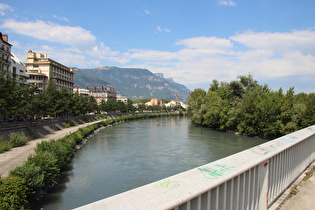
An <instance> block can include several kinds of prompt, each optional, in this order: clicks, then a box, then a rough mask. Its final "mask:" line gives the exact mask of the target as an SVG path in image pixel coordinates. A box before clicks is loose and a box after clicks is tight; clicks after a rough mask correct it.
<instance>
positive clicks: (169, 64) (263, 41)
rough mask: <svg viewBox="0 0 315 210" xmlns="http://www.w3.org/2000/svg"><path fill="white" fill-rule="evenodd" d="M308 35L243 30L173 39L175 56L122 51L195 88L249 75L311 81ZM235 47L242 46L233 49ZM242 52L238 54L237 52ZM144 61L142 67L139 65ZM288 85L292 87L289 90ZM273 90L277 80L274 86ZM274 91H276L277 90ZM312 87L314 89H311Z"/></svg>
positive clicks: (314, 61)
mask: <svg viewBox="0 0 315 210" xmlns="http://www.w3.org/2000/svg"><path fill="white" fill-rule="evenodd" d="M314 33H315V32H314V31H311V30H305V31H303V30H301V31H292V32H287V33H270V32H269V33H267V32H264V33H255V32H245V33H242V34H238V35H235V36H231V37H230V38H229V39H223V38H217V37H193V38H188V39H183V40H178V41H177V42H175V45H178V46H182V47H181V49H179V50H178V51H176V52H168V51H155V50H144V49H142V50H139V49H133V50H130V51H128V54H126V56H128V59H129V60H130V62H132V61H133V60H135V59H137V60H139V61H140V63H141V61H142V64H140V66H145V67H146V68H148V69H150V70H152V71H153V72H161V73H164V75H165V76H166V77H173V78H174V79H175V81H177V82H180V83H182V84H185V85H187V86H188V87H196V86H197V87H198V86H200V85H202V84H203V85H204V84H207V85H206V86H207V87H209V86H208V84H210V83H211V81H212V80H213V79H218V80H219V81H230V80H235V79H236V78H237V76H238V75H246V74H248V73H251V74H254V77H255V79H256V80H258V81H260V80H264V81H266V80H268V79H273V80H275V79H276V78H277V79H278V80H279V81H282V80H284V78H291V77H292V78H300V76H301V75H304V77H308V78H314V77H315V71H314V69H315V54H314V51H315V44H314V43H315V36H314ZM240 45H245V46H246V47H245V48H244V47H242V48H239V46H240ZM239 49H242V50H239ZM144 63H145V64H144ZM294 82H298V80H297V81H292V83H290V84H292V86H295V85H294V84H297V83H294ZM277 84H278V85H279V87H280V86H281V85H280V84H281V82H279V83H277ZM279 87H276V88H279ZM313 89H314V88H313Z"/></svg>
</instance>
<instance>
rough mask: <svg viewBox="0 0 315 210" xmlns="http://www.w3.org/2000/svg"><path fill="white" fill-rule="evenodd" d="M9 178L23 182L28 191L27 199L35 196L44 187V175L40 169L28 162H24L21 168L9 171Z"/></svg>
mask: <svg viewBox="0 0 315 210" xmlns="http://www.w3.org/2000/svg"><path fill="white" fill-rule="evenodd" d="M9 176H15V177H20V178H22V179H23V180H24V181H25V183H26V185H27V187H28V189H29V191H28V196H29V197H33V196H36V195H37V194H39V191H40V189H41V188H42V187H44V174H42V171H41V168H40V167H39V166H36V165H35V164H34V163H31V162H29V161H25V162H24V163H23V164H22V165H21V166H18V167H16V168H15V169H13V170H11V171H10V172H9Z"/></svg>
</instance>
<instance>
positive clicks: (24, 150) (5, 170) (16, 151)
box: [0, 119, 104, 177]
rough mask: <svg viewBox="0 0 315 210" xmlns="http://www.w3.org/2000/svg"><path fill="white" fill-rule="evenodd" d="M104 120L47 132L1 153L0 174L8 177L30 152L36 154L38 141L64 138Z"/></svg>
mask: <svg viewBox="0 0 315 210" xmlns="http://www.w3.org/2000/svg"><path fill="white" fill-rule="evenodd" d="M103 120H104V119H102V120H97V121H93V122H89V123H84V124H80V125H76V126H72V127H69V128H63V129H61V130H58V131H55V132H53V133H50V134H47V135H45V136H44V137H41V138H38V139H34V140H31V141H29V142H28V143H26V144H25V145H24V146H21V147H14V148H12V149H11V150H9V151H6V152H4V153H1V154H0V175H1V177H6V176H8V174H9V171H10V170H12V169H14V168H15V167H17V166H18V165H20V164H21V163H23V161H24V160H26V159H27V157H28V156H29V155H30V154H34V153H35V152H34V149H35V147H36V145H37V144H38V143H41V142H43V141H49V140H51V139H60V138H63V137H65V136H67V135H69V134H70V133H73V132H75V131H77V130H78V129H79V128H82V127H86V126H89V125H92V124H96V123H100V122H101V121H103Z"/></svg>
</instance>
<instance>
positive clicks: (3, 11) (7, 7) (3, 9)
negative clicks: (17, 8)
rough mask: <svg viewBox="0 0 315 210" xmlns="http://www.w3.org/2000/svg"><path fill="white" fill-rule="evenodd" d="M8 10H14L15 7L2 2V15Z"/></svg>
mask: <svg viewBox="0 0 315 210" xmlns="http://www.w3.org/2000/svg"><path fill="white" fill-rule="evenodd" d="M7 11H9V12H13V11H14V10H13V8H12V7H11V6H9V5H7V4H2V3H0V16H5V15H6V13H7Z"/></svg>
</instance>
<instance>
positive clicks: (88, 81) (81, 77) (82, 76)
mask: <svg viewBox="0 0 315 210" xmlns="http://www.w3.org/2000/svg"><path fill="white" fill-rule="evenodd" d="M73 72H74V78H73V80H74V84H75V86H80V87H82V88H86V87H91V86H102V85H104V86H108V85H110V86H112V85H111V84H109V83H108V82H107V81H104V80H102V79H99V78H97V77H94V76H92V75H89V74H86V73H84V72H83V71H80V70H79V69H78V68H74V69H73Z"/></svg>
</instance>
